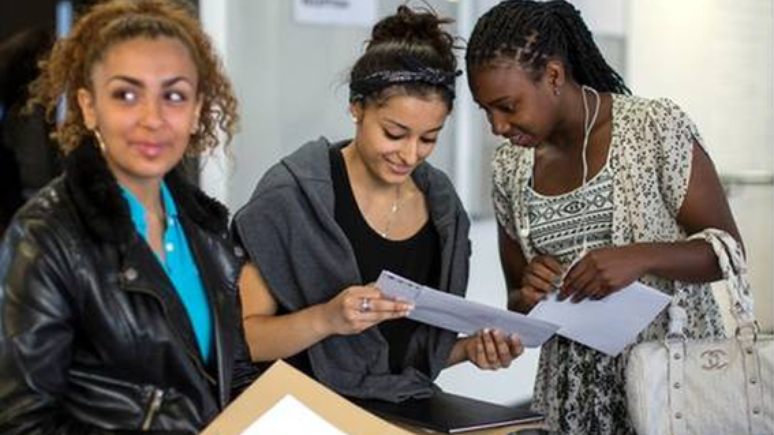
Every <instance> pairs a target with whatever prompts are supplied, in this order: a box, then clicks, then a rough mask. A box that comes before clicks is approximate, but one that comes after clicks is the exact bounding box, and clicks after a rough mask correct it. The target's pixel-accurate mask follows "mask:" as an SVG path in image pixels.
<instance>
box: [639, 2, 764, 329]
mask: <svg viewBox="0 0 774 435" xmlns="http://www.w3.org/2000/svg"><path fill="white" fill-rule="evenodd" d="M773 3H774V2H772V0H735V1H727V0H680V1H673V0H647V1H645V0H632V3H631V13H630V15H629V20H630V21H629V35H628V58H627V63H628V67H629V74H628V81H629V84H630V86H631V88H632V89H633V91H634V92H635V93H636V94H639V95H643V96H648V97H661V96H668V97H670V98H672V99H673V100H674V101H675V102H677V103H678V104H679V105H680V106H681V107H682V108H683V109H685V110H686V111H687V112H688V113H689V114H690V116H691V118H692V119H693V120H694V122H696V124H697V126H698V128H699V130H700V132H701V134H702V136H703V138H704V141H705V146H706V148H707V149H708V151H709V153H710V155H711V156H712V158H713V160H714V162H715V166H716V168H717V170H718V172H719V173H720V174H721V176H722V177H723V178H725V179H726V180H727V181H729V182H736V183H742V184H741V185H738V184H737V185H732V186H730V188H729V194H730V196H729V200H730V203H731V206H732V209H733V212H734V215H735V217H736V220H737V224H738V225H739V227H740V230H741V232H742V237H743V238H744V240H745V243H746V248H747V254H748V259H749V260H748V263H749V269H750V281H751V284H752V286H753V289H754V290H755V298H756V313H757V316H758V317H759V320H760V321H761V323H762V326H763V327H764V329H767V330H771V328H772V311H773V310H774V308H772V291H771V289H772V280H773V279H774V268H772V265H774V261H773V260H772V247H773V245H774V242H773V240H774V237H773V236H772V225H771V222H772V214H773V212H774V193H773V190H772V186H771V174H772V173H773V172H774V146H773V145H774V80H773V78H774V31H773V30H772V29H773V28H774V24H773V21H774V20H773V14H774V7H773V6H772V5H773ZM746 182H747V183H760V184H747V185H745V183H746Z"/></svg>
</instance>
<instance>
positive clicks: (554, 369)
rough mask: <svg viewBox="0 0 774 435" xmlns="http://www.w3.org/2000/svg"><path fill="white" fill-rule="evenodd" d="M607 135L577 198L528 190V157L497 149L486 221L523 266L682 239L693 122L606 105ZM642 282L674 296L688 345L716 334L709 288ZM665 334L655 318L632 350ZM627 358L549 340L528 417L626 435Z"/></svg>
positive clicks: (619, 102)
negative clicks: (684, 316) (585, 246)
mask: <svg viewBox="0 0 774 435" xmlns="http://www.w3.org/2000/svg"><path fill="white" fill-rule="evenodd" d="M612 129H613V131H612V139H611V144H610V149H609V151H608V153H609V154H608V161H607V163H606V165H605V167H604V168H603V170H602V171H600V173H599V174H598V175H597V176H595V178H594V180H592V182H591V183H589V184H588V185H587V186H586V188H585V189H582V191H574V192H572V193H569V194H565V195H560V196H557V197H541V196H540V195H538V194H536V192H534V191H533V190H532V189H531V187H530V180H531V176H532V171H533V165H534V151H533V150H531V149H525V148H520V147H515V146H512V145H510V144H504V145H502V146H500V147H499V148H498V149H497V152H496V153H495V157H494V161H493V167H494V173H493V200H494V208H495V215H496V217H497V220H498V223H499V225H500V226H501V227H502V228H503V229H504V230H505V232H506V233H507V234H508V235H509V236H510V237H511V238H512V239H513V240H515V241H517V242H518V243H519V245H520V246H521V248H522V251H523V252H524V254H525V256H526V258H527V260H531V259H532V258H533V257H534V256H535V255H538V254H541V253H545V254H552V255H556V256H558V258H559V259H560V261H561V262H563V263H566V264H569V262H570V261H572V259H573V258H574V255H575V253H576V252H577V251H578V250H579V249H578V243H579V241H580V240H582V234H583V233H584V232H585V233H588V235H587V236H586V237H587V240H588V242H589V248H590V249H593V248H594V247H599V246H605V245H610V244H612V245H615V246H622V245H627V244H630V243H639V242H673V241H677V240H684V239H685V238H686V234H685V232H684V230H683V229H682V228H681V227H680V226H679V225H678V224H677V221H676V216H677V213H678V211H679V210H680V206H681V204H682V201H683V199H684V197H685V194H686V191H687V188H688V181H689V177H690V172H691V158H692V149H693V145H694V143H698V144H701V143H702V140H701V137H700V135H699V133H698V131H697V130H696V127H695V126H694V124H693V122H691V120H690V119H689V118H688V116H687V115H686V114H685V113H684V112H683V111H682V110H681V109H680V108H679V107H677V105H675V104H674V103H673V102H671V101H669V100H665V99H659V100H648V99H644V98H638V97H632V96H623V95H613V108H612ZM584 194H585V196H584ZM573 203H574V204H575V205H573ZM583 206H587V207H588V210H587V211H586V215H585V217H582V215H583V213H580V212H579V210H581V209H582V207H583ZM559 212H562V213H564V214H563V215H562V213H559ZM549 216H550V218H549ZM581 217H582V218H581ZM581 221H585V223H579V222H581ZM573 222H574V223H573ZM523 228H529V231H528V234H527V235H526V237H522V236H521V234H522V233H521V232H520V231H519V230H520V229H523ZM573 233H575V234H573ZM641 280H642V281H643V282H644V283H646V284H648V285H650V286H653V287H655V288H657V289H659V290H661V291H663V292H664V293H666V294H669V295H674V294H677V293H678V291H679V294H680V296H678V297H679V298H680V300H679V302H680V303H681V305H683V306H684V307H686V310H687V313H688V327H687V331H686V333H687V334H688V336H689V337H693V338H705V337H711V336H722V335H724V334H725V330H724V327H723V323H722V319H721V316H720V312H719V309H718V306H717V303H716V301H715V299H714V297H713V295H712V292H711V291H710V288H709V285H706V284H692V283H684V282H680V281H672V280H666V279H662V278H657V277H654V276H645V277H643V278H642V279H641ZM667 325H668V319H667V318H666V313H662V314H661V315H660V316H659V317H658V318H656V320H654V321H653V323H652V324H651V325H650V326H649V327H648V328H647V329H646V330H645V331H643V332H642V333H641V334H640V336H639V338H638V341H643V340H652V339H658V338H663V337H664V335H665V334H666V331H667ZM627 355H628V352H624V353H623V354H621V355H619V356H617V357H609V356H606V355H605V354H602V353H600V352H597V351H595V350H593V349H591V348H588V347H586V346H584V345H581V344H579V343H576V342H573V341H571V340H568V339H565V338H562V337H555V338H552V339H551V340H549V341H548V342H547V343H546V344H545V345H544V346H543V348H542V350H541V356H540V367H539V370H538V376H537V380H536V384H535V392H534V394H535V396H534V401H533V408H534V409H535V410H537V411H540V412H543V413H545V414H546V418H547V423H548V425H549V427H550V429H551V430H552V432H554V433H557V434H563V435H584V434H587V435H629V434H634V431H633V429H632V428H631V425H630V421H629V416H628V413H627V411H626V397H625V393H624V372H625V364H626V358H627Z"/></svg>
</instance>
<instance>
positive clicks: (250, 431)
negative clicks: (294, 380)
mask: <svg viewBox="0 0 774 435" xmlns="http://www.w3.org/2000/svg"><path fill="white" fill-rule="evenodd" d="M269 434H271V435H299V434H310V435H311V434H314V435H346V434H345V433H344V432H342V431H340V430H339V429H338V428H336V427H335V426H334V425H332V424H330V423H328V421H326V420H325V419H324V418H322V417H320V416H319V415H317V414H316V413H315V412H314V411H312V410H311V409H309V407H307V406H306V405H304V404H303V403H301V401H299V400H298V399H296V398H295V397H293V396H292V395H290V394H288V395H286V396H285V397H283V398H282V399H280V400H279V401H278V402H277V403H276V404H274V406H272V407H271V408H270V409H269V410H268V411H266V412H265V413H264V414H263V415H262V416H261V418H259V419H258V420H255V421H254V422H253V424H251V425H250V426H249V427H248V428H247V429H245V431H244V432H242V434H241V435H269Z"/></svg>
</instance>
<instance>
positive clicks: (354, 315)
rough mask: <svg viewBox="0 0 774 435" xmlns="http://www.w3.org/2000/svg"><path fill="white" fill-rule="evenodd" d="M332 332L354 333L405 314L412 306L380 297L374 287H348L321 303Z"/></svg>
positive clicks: (409, 311)
mask: <svg viewBox="0 0 774 435" xmlns="http://www.w3.org/2000/svg"><path fill="white" fill-rule="evenodd" d="M323 309H324V311H325V319H326V321H327V323H328V327H329V330H330V332H331V333H332V334H339V335H350V334H358V333H360V332H363V331H365V330H366V329H368V328H370V327H372V326H374V325H377V324H379V323H381V322H383V321H385V320H391V319H398V318H401V317H406V316H408V315H409V313H411V310H413V309H414V305H413V304H411V303H408V302H403V301H396V300H393V299H388V298H385V297H383V296H382V292H381V291H379V289H378V288H376V287H375V286H370V285H369V286H351V287H347V288H346V289H344V290H342V291H341V292H340V293H339V294H338V295H337V296H336V297H335V298H333V299H331V300H330V301H328V302H327V303H326V304H324V305H323Z"/></svg>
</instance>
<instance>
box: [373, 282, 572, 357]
mask: <svg viewBox="0 0 774 435" xmlns="http://www.w3.org/2000/svg"><path fill="white" fill-rule="evenodd" d="M376 286H377V287H378V288H379V289H380V290H381V291H382V293H383V294H384V295H385V296H388V297H391V298H395V299H401V300H404V301H407V302H412V303H414V310H413V311H412V312H411V314H409V316H408V318H409V319H413V320H416V321H418V322H423V323H428V324H430V325H433V326H437V327H439V328H444V329H448V330H451V331H455V332H461V333H463V334H468V335H471V334H474V333H475V332H476V331H479V330H481V329H484V328H489V329H499V330H500V331H503V332H504V333H506V334H509V335H510V334H514V333H515V334H518V335H519V337H520V338H521V343H522V344H523V345H524V346H526V347H538V346H540V345H541V344H543V343H544V342H545V341H546V340H548V339H549V338H550V337H551V336H552V335H553V334H554V332H556V330H557V329H559V325H555V324H554V323H551V322H548V321H544V320H539V319H532V318H529V317H527V316H525V315H523V314H519V313H514V312H512V311H507V310H503V309H499V308H495V307H491V306H489V305H484V304H480V303H478V302H473V301H469V300H467V299H464V298H461V297H459V296H455V295H451V294H449V293H444V292H442V291H439V290H435V289H432V288H430V287H426V286H423V285H420V284H417V283H415V282H413V281H411V280H408V279H406V278H403V277H401V276H398V275H396V274H394V273H392V272H388V271H386V270H385V271H382V273H381V274H380V275H379V279H378V280H377V281H376Z"/></svg>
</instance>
